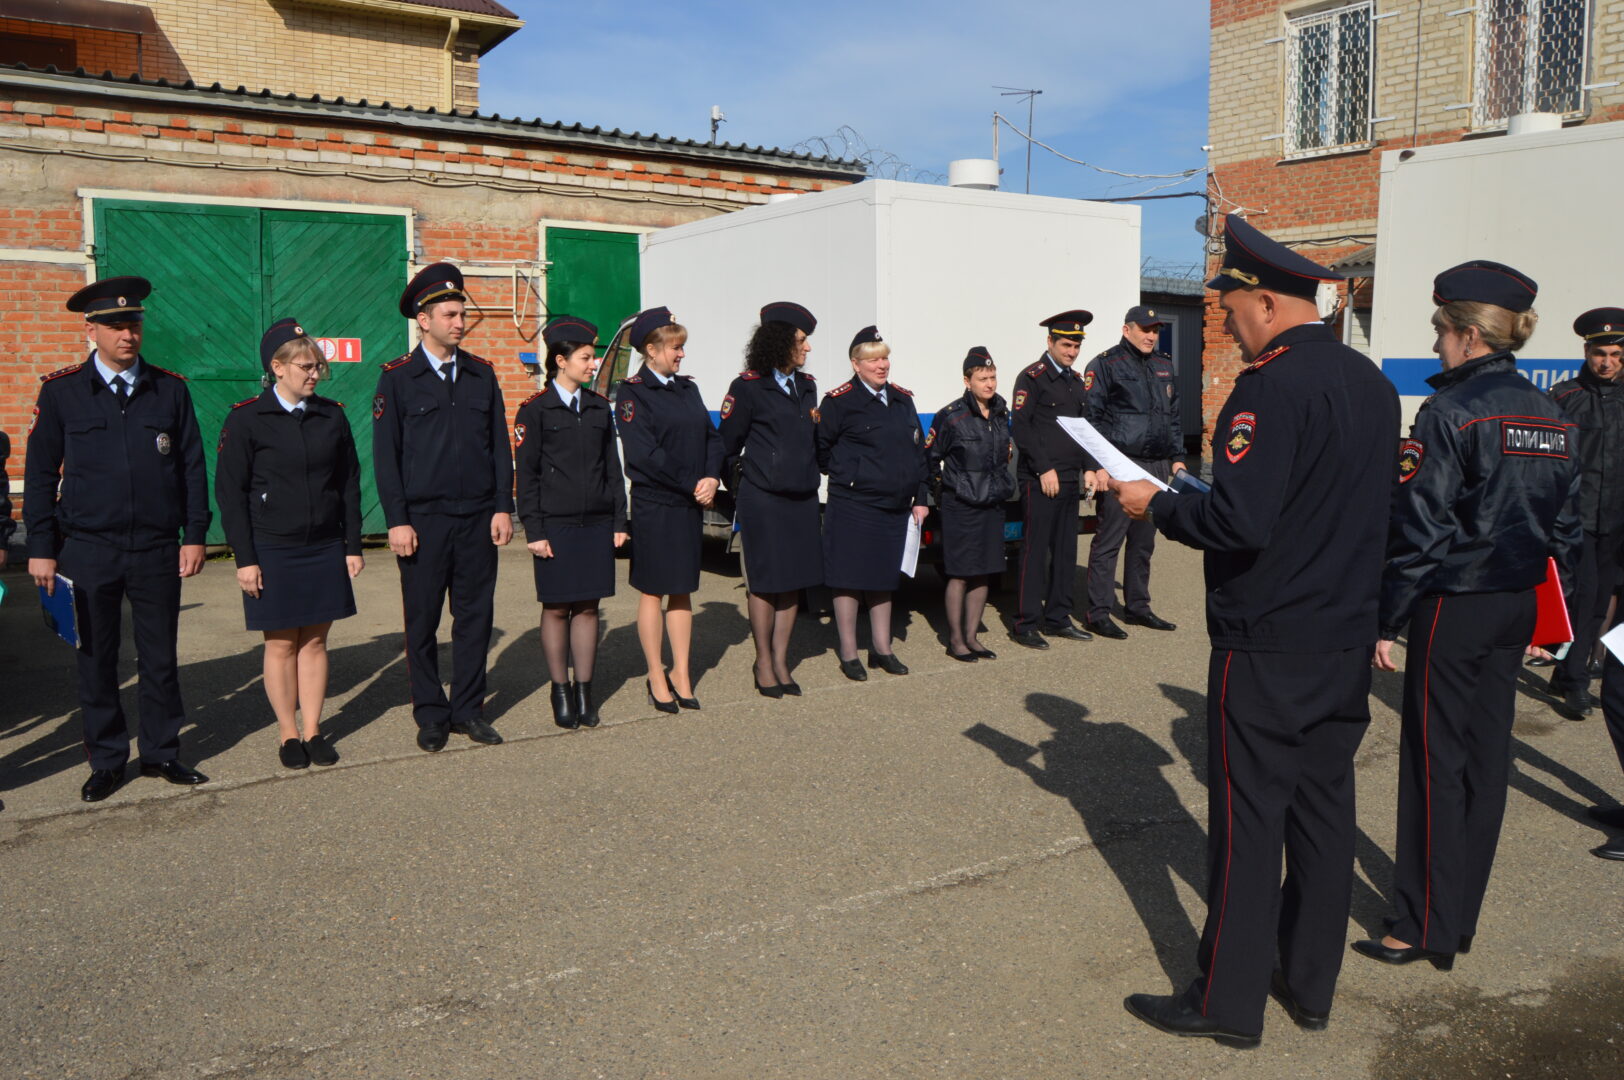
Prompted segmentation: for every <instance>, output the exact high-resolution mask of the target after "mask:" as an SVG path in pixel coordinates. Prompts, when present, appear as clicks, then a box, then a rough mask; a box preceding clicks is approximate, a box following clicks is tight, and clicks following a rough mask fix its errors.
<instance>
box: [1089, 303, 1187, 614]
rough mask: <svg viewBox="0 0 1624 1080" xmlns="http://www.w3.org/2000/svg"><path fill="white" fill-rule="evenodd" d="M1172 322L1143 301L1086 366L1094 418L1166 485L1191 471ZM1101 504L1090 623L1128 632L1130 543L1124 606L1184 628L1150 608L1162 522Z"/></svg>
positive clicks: (1108, 499)
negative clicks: (1167, 347) (1162, 343)
mask: <svg viewBox="0 0 1624 1080" xmlns="http://www.w3.org/2000/svg"><path fill="white" fill-rule="evenodd" d="M1164 325H1166V320H1165V319H1163V318H1161V317H1160V316H1158V315H1157V314H1156V312H1155V310H1154V309H1152V308H1148V307H1143V306H1136V307H1132V308H1129V309H1128V314H1127V315H1126V316H1124V317H1123V320H1122V340H1121V341H1119V342H1117V343H1116V344H1115V345H1113V346H1111V347H1110V348H1109V349H1106V350H1105V351H1104V352H1102V353H1100V354H1099V355H1098V356H1096V357H1095V358H1094V359H1093V360H1091V361H1089V364H1088V368H1087V370H1085V371H1084V372H1083V390H1084V392H1085V394H1086V395H1087V399H1088V418H1089V421H1090V422H1091V423H1092V424H1093V425H1094V426H1095V427H1096V428H1097V429H1099V432H1100V434H1101V435H1104V436H1105V437H1106V438H1107V439H1109V440H1111V443H1112V445H1114V446H1115V447H1116V448H1117V449H1118V450H1121V451H1122V452H1123V453H1124V454H1126V455H1128V457H1129V458H1131V459H1133V461H1135V462H1136V463H1138V464H1139V465H1141V466H1143V467H1144V469H1145V471H1146V472H1148V473H1150V475H1152V476H1154V477H1155V478H1156V479H1158V480H1160V481H1162V482H1163V483H1166V482H1167V480H1168V479H1169V478H1170V477H1171V476H1172V475H1173V474H1174V473H1178V472H1182V471H1184V429H1183V427H1181V426H1180V424H1179V394H1178V388H1177V386H1175V385H1174V379H1173V358H1172V357H1171V356H1168V355H1167V354H1166V353H1164V352H1162V351H1161V350H1160V349H1159V348H1157V341H1158V339H1159V338H1160V335H1161V329H1162V327H1163V326H1164ZM1094 505H1095V507H1096V509H1097V512H1098V514H1099V524H1098V525H1097V527H1096V528H1095V531H1094V540H1093V542H1092V543H1091V544H1090V545H1089V548H1088V623H1087V625H1088V628H1089V630H1091V631H1093V632H1094V633H1096V634H1098V635H1100V636H1101V637H1108V638H1118V639H1120V638H1125V637H1127V636H1128V633H1127V631H1125V630H1123V629H1122V627H1120V626H1118V625H1117V624H1116V622H1115V621H1113V620H1112V618H1111V608H1112V607H1113V605H1114V604H1115V603H1116V566H1117V552H1118V551H1120V550H1121V549H1122V541H1123V539H1124V538H1126V539H1127V541H1128V562H1127V565H1126V566H1125V567H1124V568H1123V571H1122V604H1123V607H1124V609H1125V610H1126V612H1127V614H1126V617H1125V619H1124V621H1125V622H1127V623H1128V624H1129V625H1130V626H1144V627H1147V628H1149V629H1151V630H1176V629H1178V628H1177V627H1176V626H1174V625H1173V624H1172V623H1170V622H1168V621H1167V620H1166V619H1164V618H1162V617H1161V616H1159V615H1157V614H1156V613H1155V612H1153V611H1151V610H1150V556H1151V553H1152V552H1153V551H1155V550H1156V526H1154V525H1152V524H1151V523H1150V522H1148V521H1134V520H1132V519H1131V518H1129V517H1128V515H1127V514H1124V513H1123V512H1122V507H1121V506H1120V505H1119V504H1118V503H1117V500H1116V497H1115V496H1114V495H1112V494H1110V493H1109V492H1104V491H1102V492H1100V493H1099V495H1098V496H1097V497H1096V499H1095V502H1094Z"/></svg>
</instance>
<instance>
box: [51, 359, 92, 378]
mask: <svg viewBox="0 0 1624 1080" xmlns="http://www.w3.org/2000/svg"><path fill="white" fill-rule="evenodd" d="M88 363H90V361H89V360H85V361H83V362H81V363H78V364H74V365H73V366H72V367H65V368H57V369H56V370H55V371H53V372H51V373H50V374H48V375H41V376H40V377H39V381H40V382H42V383H48V382H50V381H51V380H52V379H60V378H61V377H62V376H64V375H71V374H73V373H74V372H75V371H83V370H84V366H85V364H88Z"/></svg>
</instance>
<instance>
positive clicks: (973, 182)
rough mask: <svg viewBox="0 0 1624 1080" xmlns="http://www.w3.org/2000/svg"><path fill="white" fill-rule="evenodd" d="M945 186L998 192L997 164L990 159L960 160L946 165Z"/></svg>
mask: <svg viewBox="0 0 1624 1080" xmlns="http://www.w3.org/2000/svg"><path fill="white" fill-rule="evenodd" d="M947 186H948V187H956V188H975V189H976V190H978V191H997V190H998V162H996V161H994V160H993V159H992V158H960V159H959V160H957V161H950V162H948V163H947Z"/></svg>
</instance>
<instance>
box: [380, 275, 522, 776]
mask: <svg viewBox="0 0 1624 1080" xmlns="http://www.w3.org/2000/svg"><path fill="white" fill-rule="evenodd" d="M463 299H464V293H463V280H462V271H460V270H458V269H457V268H456V267H455V266H452V265H450V264H449V263H435V264H433V265H432V266H426V267H424V268H423V269H422V270H421V271H420V272H419V273H418V274H417V276H416V277H414V278H412V280H411V283H410V284H408V285H407V286H406V291H405V292H403V293H402V294H401V297H400V313H401V314H402V315H403V316H405V317H406V318H408V319H415V320H416V322H417V327H418V330H419V331H420V332H421V333H422V341H421V342H420V343H419V344H418V346H417V347H416V348H415V349H413V350H412V351H411V352H409V353H407V354H406V355H405V356H402V357H399V358H398V359H395V360H391V361H390V362H389V363H387V364H385V365H384V366H383V374H382V375H381V376H379V378H378V390H377V393H376V394H375V395H374V396H373V398H372V453H373V462H372V464H373V471H374V474H375V475H376V477H377V482H378V498H379V501H380V502H381V503H382V505H383V515H384V521H385V523H386V524H387V525H388V526H389V550H391V551H393V552H394V553H395V557H396V562H397V564H398V565H399V567H400V591H401V597H402V600H403V601H404V604H403V606H404V607H405V610H406V662H407V663H406V666H407V673H408V678H409V679H410V680H411V692H412V714H413V716H414V717H415V718H416V720H417V727H418V731H417V745H418V746H420V747H422V748H423V749H424V750H427V751H429V752H430V753H433V752H435V751H438V750H440V749H442V748H444V746H445V744H446V739H447V737H448V733H449V732H452V731H455V732H458V733H459V734H463V735H467V736H468V737H469V738H470V739H472V740H474V741H475V742H480V743H489V744H495V743H499V742H501V741H502V736H500V735H498V734H497V733H496V729H495V728H493V727H491V725H490V724H488V723H486V722H485V719H484V707H485V661H486V654H487V653H488V652H489V650H490V644H491V620H492V606H493V603H494V598H495V593H496V549H497V548H498V547H500V546H502V545H504V544H506V543H507V542H508V541H510V540H512V539H513V456H512V453H511V451H510V449H509V446H508V437H507V414H506V412H505V411H504V408H503V405H502V388H501V387H500V386H499V385H498V383H497V378H496V371H495V370H494V369H493V368H492V367H491V363H490V361H489V360H486V359H484V358H483V357H479V356H475V355H474V354H473V353H471V352H467V351H466V350H464V349H462V348H459V343H460V342H461V341H462V337H463V333H464V331H465V330H466V323H465V322H464V316H463ZM447 592H449V593H450V595H451V619H452V628H451V668H452V680H451V696H450V698H449V699H448V698H447V697H446V693H445V687H444V685H442V683H441V682H440V660H439V654H438V650H437V647H436V644H435V635H436V633H437V632H438V631H439V628H440V610H441V609H442V608H443V607H444V606H445V601H446V594H447Z"/></svg>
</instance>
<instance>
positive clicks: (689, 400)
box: [615, 364, 722, 506]
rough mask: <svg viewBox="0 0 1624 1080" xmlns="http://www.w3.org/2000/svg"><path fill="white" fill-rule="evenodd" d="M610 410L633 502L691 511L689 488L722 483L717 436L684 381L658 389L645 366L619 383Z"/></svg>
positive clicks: (679, 377) (657, 380)
mask: <svg viewBox="0 0 1624 1080" xmlns="http://www.w3.org/2000/svg"><path fill="white" fill-rule="evenodd" d="M615 408H616V413H615V416H616V426H617V427H618V428H619V429H620V442H621V445H622V448H623V449H624V450H625V455H626V475H627V476H629V477H630V478H631V481H632V495H633V497H635V498H637V499H642V500H646V501H648V502H652V503H664V504H666V505H670V506H692V505H694V487H695V485H697V484H698V483H699V482H700V481H701V480H703V479H705V478H706V477H711V478H713V479H716V480H720V479H721V478H722V437H721V436H720V435H718V434H717V432H716V426H715V425H714V424H712V423H711V420H710V413H709V412H708V411H707V410H706V409H705V402H704V399H702V398H701V397H700V396H699V387H698V386H697V385H695V384H694V381H693V380H692V379H690V378H689V377H688V376H686V375H676V376H673V377H672V379H671V382H670V384H669V385H666V384H662V383H661V382H660V378H659V376H657V375H655V374H654V373H653V372H651V371H649V369H648V365H647V364H645V365H643V367H642V368H641V369H640V370H639V371H638V372H637V374H636V375H633V376H632V377H631V378H629V379H627V380H625V381H624V382H622V383H621V384H620V389H619V390H618V391H616V396H615Z"/></svg>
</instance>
